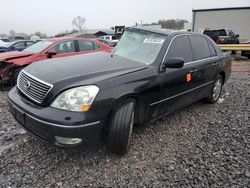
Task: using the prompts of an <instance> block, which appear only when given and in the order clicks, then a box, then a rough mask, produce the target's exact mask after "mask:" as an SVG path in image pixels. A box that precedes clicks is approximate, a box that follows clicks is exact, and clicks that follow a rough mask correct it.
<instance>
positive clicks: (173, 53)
mask: <svg viewBox="0 0 250 188" xmlns="http://www.w3.org/2000/svg"><path fill="white" fill-rule="evenodd" d="M170 45H171V46H170V48H169V51H168V53H167V56H166V58H167V59H170V58H174V57H177V58H183V59H184V62H185V63H187V62H190V61H192V49H191V45H190V42H189V39H188V36H186V35H185V36H183V35H182V36H178V37H176V38H175V39H174V40H173V42H172V44H170Z"/></svg>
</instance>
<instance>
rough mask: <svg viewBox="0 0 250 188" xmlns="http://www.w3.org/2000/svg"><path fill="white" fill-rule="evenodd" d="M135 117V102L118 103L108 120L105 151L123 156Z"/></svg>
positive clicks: (127, 147) (128, 142) (130, 100)
mask: <svg viewBox="0 0 250 188" xmlns="http://www.w3.org/2000/svg"><path fill="white" fill-rule="evenodd" d="M134 115H135V101H134V100H133V99H128V100H126V101H123V102H122V103H120V105H119V106H118V108H117V109H116V110H115V111H114V112H113V114H112V115H111V119H110V128H109V133H108V138H107V149H108V150H109V151H111V152H112V153H115V154H118V155H124V154H126V153H127V151H128V149H129V144H130V140H131V136H132V131H133V125H134Z"/></svg>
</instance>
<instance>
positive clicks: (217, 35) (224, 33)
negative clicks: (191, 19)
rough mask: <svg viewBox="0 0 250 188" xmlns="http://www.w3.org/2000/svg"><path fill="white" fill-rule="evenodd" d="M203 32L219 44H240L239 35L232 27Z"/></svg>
mask: <svg viewBox="0 0 250 188" xmlns="http://www.w3.org/2000/svg"><path fill="white" fill-rule="evenodd" d="M203 34H205V35H207V36H209V37H210V38H211V39H213V40H214V41H215V42H216V43H217V44H239V43H240V41H239V35H238V34H234V32H233V31H232V30H230V29H217V30H205V31H204V32H203Z"/></svg>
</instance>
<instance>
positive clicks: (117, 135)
mask: <svg viewBox="0 0 250 188" xmlns="http://www.w3.org/2000/svg"><path fill="white" fill-rule="evenodd" d="M230 74H231V57H230V54H223V53H222V52H221V50H220V49H219V48H218V46H217V45H216V44H215V43H214V42H213V41H212V40H211V39H210V38H209V37H207V36H205V35H202V34H197V33H187V32H174V33H171V32H167V31H162V30H146V29H139V28H127V29H126V30H125V32H124V34H123V36H122V38H121V40H120V42H119V43H118V45H117V47H116V48H115V50H114V51H113V52H112V54H111V55H110V54H108V53H101V52H100V53H94V54H87V55H80V56H73V57H68V58H59V59H57V60H53V59H52V60H45V61H40V62H37V63H34V64H32V65H30V66H28V67H26V68H25V69H23V70H22V71H21V73H20V74H19V77H18V83H17V86H16V87H14V88H13V89H12V90H11V91H10V92H9V95H8V96H9V106H10V111H11V113H12V114H13V116H14V117H15V118H16V120H17V121H18V122H20V123H21V124H22V125H23V127H24V128H25V129H26V130H28V131H30V132H31V133H33V134H34V135H36V136H38V137H39V138H41V139H43V140H45V141H47V142H50V143H52V144H56V145H59V146H75V145H78V144H81V143H88V142H98V141H100V139H101V138H103V139H104V140H105V143H106V145H107V148H108V150H110V151H112V152H114V153H116V154H125V153H126V152H127V150H128V148H129V143H130V140H131V139H132V137H131V134H132V131H133V126H134V124H144V123H145V122H148V121H150V120H152V119H155V118H159V117H161V116H163V115H166V114H170V113H172V112H174V111H176V110H178V109H180V108H182V107H184V106H186V105H188V104H191V103H193V102H195V101H198V100H201V99H206V100H207V101H208V102H210V103H216V102H217V100H218V99H219V98H220V96H221V92H222V87H223V84H225V82H226V81H227V80H228V78H229V76H230Z"/></svg>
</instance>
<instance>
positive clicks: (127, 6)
mask: <svg viewBox="0 0 250 188" xmlns="http://www.w3.org/2000/svg"><path fill="white" fill-rule="evenodd" d="M243 6H249V7H250V0H173V1H170V0H124V1H121V0H105V1H103V0H92V1H90V0H88V1H86V0H71V1H69V0H40V1H38V0H0V33H1V34H3V33H5V34H8V33H9V31H10V30H14V31H16V32H25V33H27V34H31V33H35V32H37V31H40V32H43V33H47V34H48V35H55V34H58V33H60V32H63V31H65V30H71V29H73V26H72V24H71V22H72V20H73V18H74V17H76V16H82V17H85V19H86V23H85V28H87V29H106V28H107V29H108V28H110V27H112V26H116V25H125V26H132V25H134V24H135V23H136V22H141V20H142V22H143V23H151V22H157V21H158V20H159V19H177V18H179V19H186V20H188V21H190V22H191V20H192V9H206V8H222V7H243Z"/></svg>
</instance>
